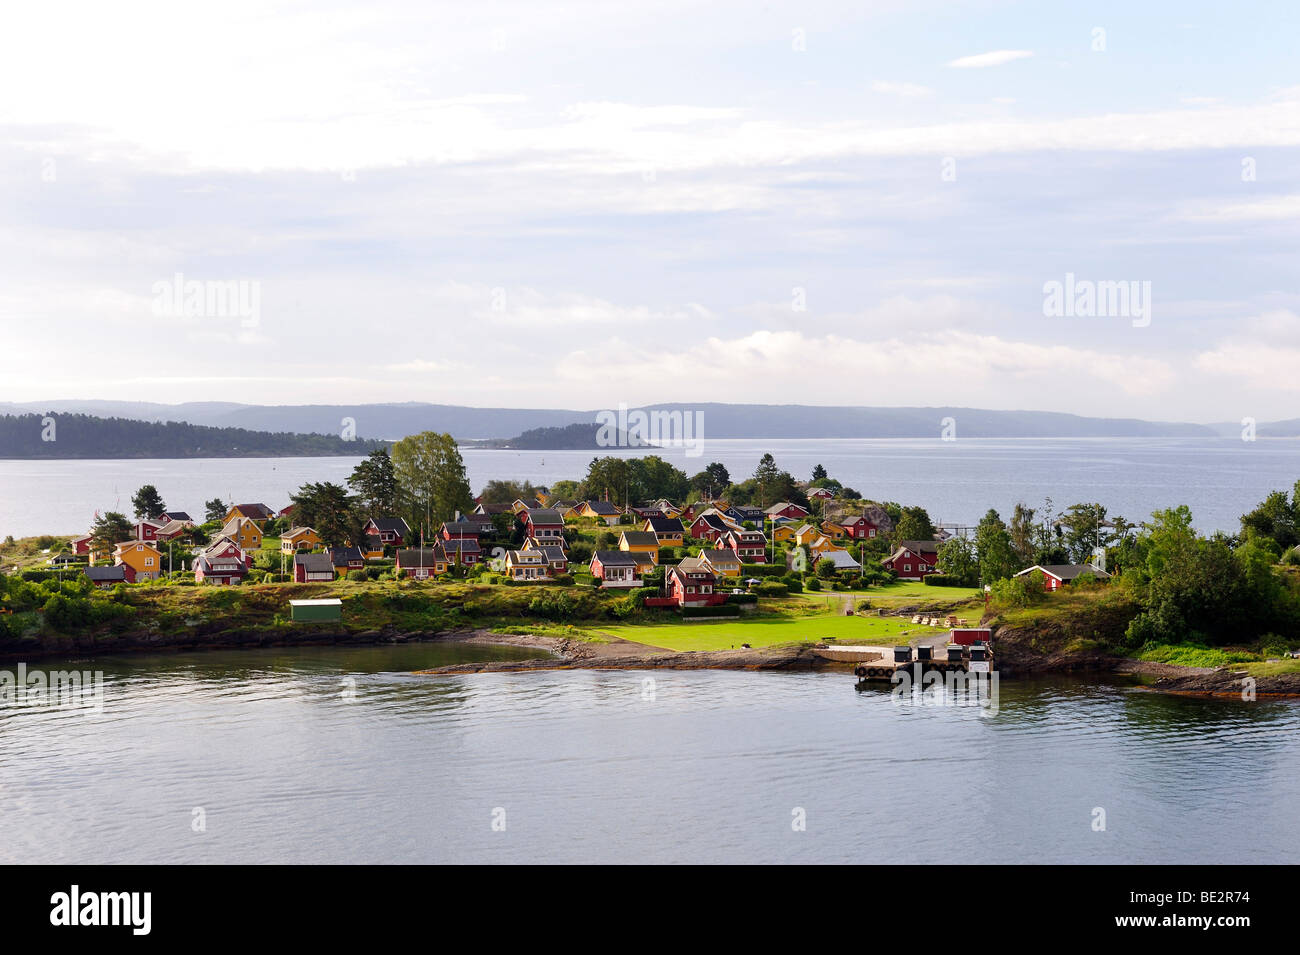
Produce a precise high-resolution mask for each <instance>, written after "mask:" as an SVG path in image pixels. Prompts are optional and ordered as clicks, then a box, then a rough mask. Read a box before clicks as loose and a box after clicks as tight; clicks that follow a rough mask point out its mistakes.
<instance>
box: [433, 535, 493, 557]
mask: <svg viewBox="0 0 1300 955" xmlns="http://www.w3.org/2000/svg"><path fill="white" fill-rule="evenodd" d="M438 546H440V547H441V548H442V549H443V551H445V552H446V553H451V552H452V551H456V552H457V553H460V552H461V551H463V550H467V551H468V550H482V549H483V548H482V547H480V546H479V543H478V538H477V537H453V538H451V539H450V540H445V541H439V542H438Z"/></svg>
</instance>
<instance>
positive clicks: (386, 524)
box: [370, 517, 411, 537]
mask: <svg viewBox="0 0 1300 955" xmlns="http://www.w3.org/2000/svg"><path fill="white" fill-rule="evenodd" d="M370 520H371V522H372V523H373V524H374V525H375V527H376V529H378V530H381V531H397V533H399V534H401V535H402V536H403V537H405V536H406V535H407V534H409V533H410V532H411V528H410V525H408V524H407V523H406V521H405V520H403V519H402V518H400V517H372V518H371V519H370Z"/></svg>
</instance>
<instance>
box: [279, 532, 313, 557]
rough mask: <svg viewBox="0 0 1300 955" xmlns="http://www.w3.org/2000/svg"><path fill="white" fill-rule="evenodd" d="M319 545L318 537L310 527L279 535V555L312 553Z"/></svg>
mask: <svg viewBox="0 0 1300 955" xmlns="http://www.w3.org/2000/svg"><path fill="white" fill-rule="evenodd" d="M320 545H321V539H320V535H319V534H317V533H316V531H314V530H313V529H312V528H310V527H295V528H293V529H292V530H290V531H287V532H286V533H284V534H281V535H280V553H282V554H296V553H297V552H298V551H313V550H315V549H316V548H317V547H319V546H320Z"/></svg>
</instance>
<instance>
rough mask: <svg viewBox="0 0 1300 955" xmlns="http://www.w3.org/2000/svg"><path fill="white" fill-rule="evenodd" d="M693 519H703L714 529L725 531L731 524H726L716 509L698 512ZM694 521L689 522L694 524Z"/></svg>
mask: <svg viewBox="0 0 1300 955" xmlns="http://www.w3.org/2000/svg"><path fill="white" fill-rule="evenodd" d="M695 521H703V522H704V523H705V524H708V525H709V526H710V527H712V528H713V529H714V530H716V531H726V530H730V529H731V525H730V524H728V523H727V522H726V520H724V519H723V517H722V515H721V514H719V513H718V512H717V511H710V512H707V513H704V514H698V515H696V517H695ZM695 521H692V522H691V523H692V524H694V523H695Z"/></svg>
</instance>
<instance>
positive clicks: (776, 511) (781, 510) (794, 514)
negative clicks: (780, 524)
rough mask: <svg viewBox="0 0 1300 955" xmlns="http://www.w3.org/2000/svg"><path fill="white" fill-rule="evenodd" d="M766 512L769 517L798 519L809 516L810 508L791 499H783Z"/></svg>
mask: <svg viewBox="0 0 1300 955" xmlns="http://www.w3.org/2000/svg"><path fill="white" fill-rule="evenodd" d="M766 513H767V516H768V517H769V518H773V517H788V518H789V519H790V520H792V521H798V520H803V519H804V518H805V517H807V516H808V508H806V507H800V506H799V505H798V504H795V503H793V502H791V501H781V502H780V503H779V504H773V505H772V506H771V507H769V508H768V509H767V512H766Z"/></svg>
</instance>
